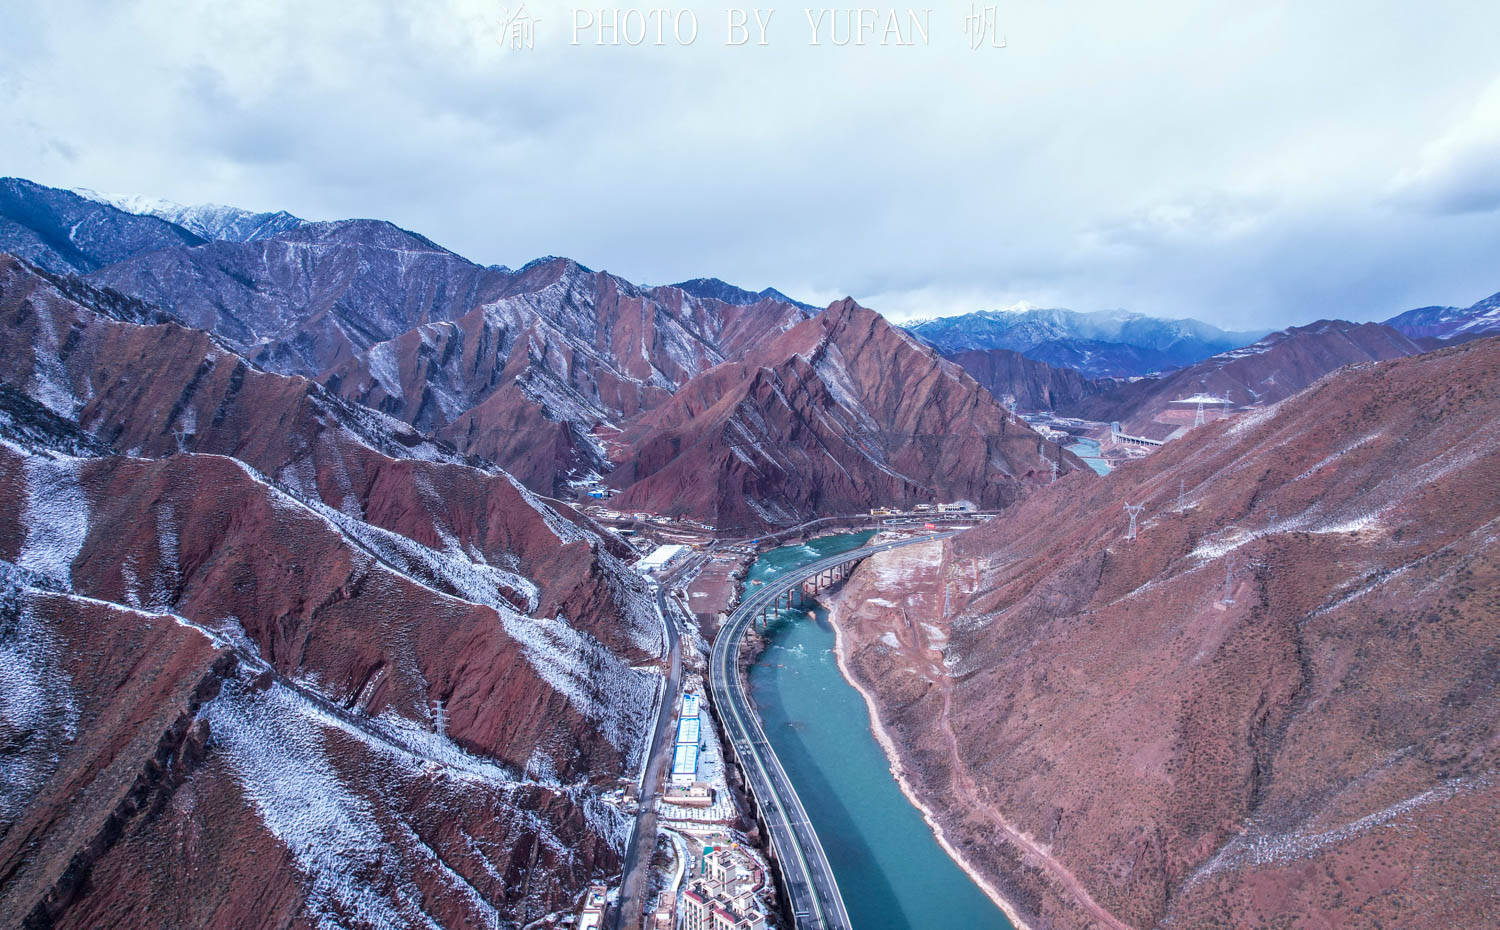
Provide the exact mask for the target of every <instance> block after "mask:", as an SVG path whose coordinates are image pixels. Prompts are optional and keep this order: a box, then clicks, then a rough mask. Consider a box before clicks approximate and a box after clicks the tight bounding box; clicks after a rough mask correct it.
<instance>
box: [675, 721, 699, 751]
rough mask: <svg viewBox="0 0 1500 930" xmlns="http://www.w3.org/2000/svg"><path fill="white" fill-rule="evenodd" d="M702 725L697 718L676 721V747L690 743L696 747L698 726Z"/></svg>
mask: <svg viewBox="0 0 1500 930" xmlns="http://www.w3.org/2000/svg"><path fill="white" fill-rule="evenodd" d="M701 723H702V721H700V720H699V719H698V718H697V717H684V718H682V719H681V720H679V721H677V745H679V746H681V745H682V744H684V743H692V744H693V745H694V746H696V745H698V734H699V732H700V729H699V725H700V724H701Z"/></svg>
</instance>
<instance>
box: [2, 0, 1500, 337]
mask: <svg viewBox="0 0 1500 930" xmlns="http://www.w3.org/2000/svg"><path fill="white" fill-rule="evenodd" d="M507 2H510V3H514V0H497V2H493V3H491V2H483V0H464V2H458V0H455V2H451V3H413V2H404V0H391V2H375V0H364V2H341V3H338V4H333V3H322V2H315V0H283V2H268V3H256V4H253V5H252V4H225V3H200V2H191V0H142V2H134V3H109V4H104V3H99V4H94V3H81V2H45V3H42V2H38V3H28V2H22V3H13V4H7V11H6V24H5V25H6V28H5V30H4V31H3V33H0V120H3V123H4V125H5V126H6V130H7V131H6V132H5V133H3V134H0V173H6V174H15V175H20V176H24V177H30V178H33V179H35V180H37V181H40V182H42V183H47V184H53V185H58V186H65V187H73V186H82V187H92V188H95V189H98V190H102V191H107V192H112V193H141V194H150V195H155V196H162V197H167V198H169V199H172V200H177V201H181V202H187V203H195V202H203V201H209V202H219V203H232V204H236V205H240V206H245V207H250V208H255V209H282V208H284V209H287V210H290V211H292V212H294V213H297V214H298V215H301V216H305V217H308V218H312V219H332V218H339V217H345V216H377V217H381V218H386V219H390V220H393V221H395V222H397V223H399V224H401V225H403V226H406V227H408V228H411V229H414V230H417V231H419V232H421V233H423V234H425V235H428V236H430V237H431V238H433V239H435V240H436V241H438V242H440V243H442V244H443V245H446V246H448V247H450V248H452V249H454V250H456V251H458V252H460V253H462V254H464V255H466V256H468V257H470V258H472V259H474V260H476V261H481V262H485V263H504V264H509V265H517V264H520V263H522V262H524V261H526V260H527V259H529V258H533V257H536V256H539V255H545V254H561V255H568V256H570V257H573V258H576V259H578V260H579V261H581V262H583V263H584V264H587V265H589V266H590V267H594V268H604V269H608V270H610V271H614V272H617V273H619V274H622V275H624V276H625V277H627V278H630V279H632V280H635V281H640V282H645V283H661V282H668V281H675V280H680V279H683V278H687V277H694V276H698V275H715V276H718V277H722V278H725V279H726V280H729V281H732V282H734V283H737V284H741V285H744V286H747V287H751V288H760V287H764V286H767V285H772V286H775V287H778V288H780V289H782V290H784V291H786V292H788V293H791V294H794V295H797V296H801V297H803V298H805V299H808V300H812V301H817V302H823V301H827V300H830V299H832V298H835V297H838V296H841V295H843V294H846V293H848V294H853V295H854V296H856V297H858V298H859V299H860V300H861V301H863V302H865V303H867V304H869V305H871V306H873V307H875V308H876V309H879V310H881V311H883V312H885V313H886V314H888V315H889V316H892V317H894V318H908V317H912V316H933V315H940V314H948V313H957V312H966V311H969V310H974V309H980V308H985V307H995V306H1005V305H1008V304H1011V303H1014V302H1018V301H1029V302H1031V303H1034V304H1040V305H1045V306H1068V307H1073V308H1075V309H1080V310H1095V309H1102V308H1108V307H1126V308H1129V309H1133V310H1139V311H1142V312H1147V313H1153V314H1159V315H1171V316H1187V315H1191V316H1197V317H1200V318H1203V319H1207V320H1210V321H1213V322H1216V323H1219V324H1221V325H1225V326H1230V327H1238V328H1250V327H1262V326H1263V327H1273V326H1283V325H1287V324H1290V323H1294V322H1302V321H1306V320H1309V319H1312V318H1315V317H1319V316H1343V317H1348V318H1354V319H1369V318H1383V317H1385V316H1388V315H1390V314H1391V313H1394V312H1396V311H1398V310H1402V309H1406V308H1409V307H1413V306H1419V305H1423V304H1432V303H1443V304H1462V305H1467V304H1469V303H1472V302H1474V301H1475V300H1477V299H1479V298H1481V297H1484V296H1486V295H1488V294H1490V293H1492V292H1494V291H1496V290H1500V261H1497V257H1500V60H1497V59H1496V57H1495V54H1494V44H1495V37H1496V36H1497V35H1500V4H1495V3H1492V2H1441V0H1440V2H1429V3H1424V4H1415V3H1411V2H1409V0H1400V2H1386V0H1371V2H1361V3H1330V2H1317V0H1312V2H1309V0H1263V2H1257V3H1245V2H1242V0H1234V2H1217V3H1205V2H1191V0H1159V2H1148V3H1120V2H1118V0H1083V2H1079V0H1017V2H1011V3H1001V4H1000V5H999V7H998V13H999V19H1000V24H1001V29H1002V30H1003V32H1004V33H1005V35H1006V37H1007V38H1008V40H1009V46H1008V47H1007V48H1004V49H988V48H986V49H980V50H978V51H970V50H969V48H968V46H967V44H966V41H965V36H964V35H963V33H962V30H961V24H962V19H963V15H964V13H966V12H967V11H968V9H969V7H968V4H967V3H965V4H962V5H959V4H951V5H943V4H936V5H935V9H934V12H933V15H932V26H931V45H930V46H928V47H902V48H891V47H888V48H881V47H865V48H856V47H847V48H836V47H831V46H829V45H827V44H826V43H825V44H824V45H823V46H821V47H811V46H809V45H808V41H807V40H808V26H807V23H806V20H805V18H804V15H803V8H802V7H801V6H797V7H791V6H785V7H783V6H777V7H775V14H774V15H773V17H772V20H771V25H770V30H769V33H768V37H769V40H770V45H768V46H766V47H757V46H754V45H751V46H746V47H726V46H725V45H724V44H723V38H724V10H725V8H726V7H727V6H729V5H730V4H727V3H720V4H693V5H692V6H691V8H692V9H694V10H696V11H697V14H698V20H699V24H700V34H699V36H698V39H697V42H696V43H695V44H694V45H693V46H691V47H688V48H677V47H670V46H669V47H665V48H655V47H650V46H646V47H638V48H629V47H597V46H594V45H592V44H589V40H586V41H585V44H584V45H581V46H578V47H574V46H570V45H569V44H568V43H569V40H570V38H571V22H572V16H573V14H572V10H573V9H574V7H573V5H572V4H566V3H557V2H552V0H528V4H529V9H530V11H531V12H532V13H533V14H535V15H536V16H537V17H539V19H540V23H539V25H538V31H537V36H536V47H535V49H533V50H530V51H516V50H514V49H507V48H503V47H502V46H501V45H500V43H499V41H497V40H498V38H499V36H500V26H499V22H500V19H501V16H502V15H503V12H504V8H505V6H506V5H507ZM761 2H762V3H763V4H764V3H766V0H761ZM984 5H985V4H982V3H981V4H980V6H981V7H982V6H984ZM587 8H588V9H595V10H597V9H598V5H597V4H595V6H593V7H587ZM642 8H644V7H642ZM678 8H682V7H678ZM763 8H764V7H763ZM902 9H904V7H903V8H902Z"/></svg>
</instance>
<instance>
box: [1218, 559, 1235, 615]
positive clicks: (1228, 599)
mask: <svg viewBox="0 0 1500 930" xmlns="http://www.w3.org/2000/svg"><path fill="white" fill-rule="evenodd" d="M1219 601H1220V602H1221V603H1224V604H1233V603H1234V553H1233V552H1231V553H1229V555H1228V556H1226V557H1225V558H1224V596H1223V597H1221V598H1219Z"/></svg>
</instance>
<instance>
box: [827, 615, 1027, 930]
mask: <svg viewBox="0 0 1500 930" xmlns="http://www.w3.org/2000/svg"><path fill="white" fill-rule="evenodd" d="M830 601H831V603H828V604H827V607H828V622H829V623H830V624H831V625H832V626H833V639H834V657H835V658H836V659H837V660H838V666H839V673H840V674H841V675H843V676H844V680H845V681H847V682H848V683H849V684H850V686H851V687H853V688H854V690H856V691H858V692H859V694H860V697H862V698H864V701H865V707H866V709H867V710H868V711H869V712H870V731H871V732H872V733H873V734H874V735H875V741H876V742H877V743H879V744H880V749H881V751H882V752H884V753H885V758H886V761H887V762H889V763H890V768H891V776H892V777H893V778H895V779H896V784H897V785H899V786H900V787H901V793H902V794H904V795H905V796H906V799H907V800H908V801H910V802H911V805H912V806H913V807H915V808H916V809H917V810H918V811H920V812H921V814H922V819H923V820H925V821H927V826H928V827H930V828H931V829H932V834H933V836H935V837H937V841H938V845H940V846H942V847H943V851H944V852H946V853H947V854H948V857H949V858H950V859H952V860H953V861H954V862H955V863H956V864H957V865H958V867H959V868H960V869H962V870H963V871H964V874H965V875H968V876H969V879H970V880H971V881H973V882H974V884H976V885H978V886H979V888H980V890H982V891H983V892H984V893H985V896H986V897H988V898H989V899H990V900H991V901H993V902H995V906H996V907H998V908H1000V910H1002V911H1004V912H1005V916H1006V917H1007V918H1009V920H1010V922H1011V923H1012V924H1014V925H1015V927H1016V930H1033V928H1032V927H1031V926H1030V925H1029V924H1027V923H1026V922H1025V921H1024V920H1022V919H1021V915H1020V913H1019V912H1018V911H1017V910H1016V908H1015V906H1014V905H1012V904H1011V902H1010V901H1008V900H1006V898H1005V896H1004V895H1002V894H1001V893H1000V890H999V889H998V888H996V887H995V886H994V885H993V884H992V883H991V882H990V881H989V880H988V879H986V878H985V877H984V876H983V875H981V874H980V873H979V870H978V869H977V868H975V867H974V866H973V864H971V863H970V862H969V861H968V860H967V859H965V858H964V855H963V853H961V852H959V850H958V849H957V848H956V847H955V846H954V845H953V844H952V843H950V842H949V841H948V837H947V835H946V834H945V833H944V831H943V826H942V824H941V823H939V822H938V819H937V815H936V813H935V812H934V811H933V810H932V808H930V807H928V806H927V804H925V803H924V802H923V801H922V799H921V798H920V797H918V796H917V793H916V790H915V789H913V788H912V785H911V782H910V780H909V779H908V778H907V776H906V769H905V767H904V766H903V765H902V763H901V756H900V754H899V752H897V750H896V743H895V740H893V739H891V736H890V734H889V733H888V732H886V729H885V724H884V723H882V722H881V719H880V707H879V705H878V704H877V702H876V700H875V696H874V695H873V694H871V693H870V692H869V690H867V689H866V688H865V687H864V686H863V685H861V684H860V683H859V682H858V681H856V680H855V678H854V675H853V674H852V673H851V672H850V670H849V655H848V640H849V637H848V635H847V634H846V633H845V632H844V630H843V628H842V627H841V626H840V625H839V620H838V606H837V598H831V599H830Z"/></svg>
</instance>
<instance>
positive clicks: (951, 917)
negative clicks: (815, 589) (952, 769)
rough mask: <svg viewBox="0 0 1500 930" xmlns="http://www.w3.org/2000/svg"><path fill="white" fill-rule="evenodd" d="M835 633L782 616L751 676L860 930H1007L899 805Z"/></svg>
mask: <svg viewBox="0 0 1500 930" xmlns="http://www.w3.org/2000/svg"><path fill="white" fill-rule="evenodd" d="M871 535H872V534H871V533H845V534H840V535H836V536H825V537H822V538H820V539H815V540H813V541H812V542H810V543H807V544H805V545H796V546H783V547H781V548H780V549H772V550H771V551H769V552H766V553H765V554H763V555H762V556H761V557H760V558H759V559H757V560H756V562H755V564H754V565H752V566H751V568H750V572H749V576H748V578H747V581H746V584H748V585H750V586H751V587H752V588H753V587H754V586H755V582H757V581H761V582H764V581H765V580H766V579H769V578H772V577H775V576H776V575H778V574H780V573H781V572H784V571H787V570H788V569H791V568H795V567H796V566H798V565H801V564H804V563H807V562H811V561H813V560H814V559H818V558H822V557H823V556H826V555H832V554H834V553H836V552H843V551H847V550H849V549H853V548H857V547H858V546H862V545H864V543H865V542H866V541H867V540H868V539H869V538H870V536H871ZM833 647H834V635H833V628H832V627H831V626H830V625H829V623H828V617H827V614H826V612H825V611H823V610H822V609H821V608H820V609H818V610H817V611H816V612H815V616H814V617H812V618H809V616H808V613H807V612H806V611H805V610H800V609H798V610H790V611H784V612H783V613H782V614H781V617H780V618H779V619H778V620H777V621H776V622H774V623H772V624H771V626H770V629H769V643H768V646H767V649H766V651H765V653H764V654H762V656H761V658H760V660H759V661H757V662H756V664H755V665H754V666H753V667H752V668H751V671H750V692H751V695H752V697H753V698H754V700H755V704H756V706H757V707H758V708H759V709H760V714H761V719H762V720H763V721H764V722H765V727H766V733H767V735H768V736H769V737H770V740H771V744H772V745H773V746H774V747H775V749H776V754H777V755H778V756H779V757H780V758H781V763H782V765H783V766H785V767H786V771H787V774H788V775H790V776H791V779H792V783H793V784H794V785H795V786H796V788H797V793H798V795H800V796H801V798H802V803H803V806H804V807H806V808H807V812H808V816H809V817H811V818H812V823H813V827H814V828H815V829H816V830H817V831H818V838H819V839H820V840H821V841H822V843H823V848H824V850H825V851H826V852H827V854H828V861H829V863H830V864H832V866H833V871H834V875H835V877H836V878H837V879H838V883H839V890H840V892H841V893H842V894H843V897H844V905H845V906H846V907H847V908H848V910H849V918H850V920H851V922H852V923H853V925H854V926H855V927H857V928H859V930H930V928H932V927H965V928H973V930H988V928H994V930H1011V924H1010V921H1008V920H1006V918H1005V914H1004V913H1003V912H1002V911H1001V910H1000V909H999V908H998V907H996V906H995V904H994V902H992V901H991V900H990V899H989V898H988V897H987V896H986V895H985V894H984V892H983V891H981V890H980V888H979V886H978V885H976V884H974V882H973V881H972V880H971V879H970V878H969V877H968V875H966V874H965V873H964V871H963V870H962V869H960V868H959V867H958V865H957V864H955V863H954V861H953V860H952V859H950V858H949V857H948V855H947V854H946V853H945V852H943V849H942V847H941V846H939V845H938V842H937V839H936V838H935V837H934V836H933V835H932V830H931V829H930V828H929V827H928V826H927V822H926V821H925V820H923V819H922V815H921V812H919V811H918V810H917V809H916V808H915V807H913V806H912V805H911V803H910V802H909V801H908V800H907V799H906V796H905V795H904V794H902V793H901V787H900V786H899V785H898V784H897V783H896V779H895V777H894V776H893V775H892V774H891V770H890V765H889V763H888V762H887V761H886V758H885V754H884V753H883V752H882V751H881V749H880V744H879V743H877V742H876V741H875V736H874V734H873V733H872V732H871V731H870V715H869V710H868V708H867V707H866V706H865V701H864V698H863V697H861V696H860V693H859V692H858V691H856V690H855V689H854V687H853V686H852V685H850V684H849V683H848V682H847V681H846V680H844V677H843V675H842V674H841V673H840V672H839V668H838V661H837V659H836V658H835V657H834V653H833Z"/></svg>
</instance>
